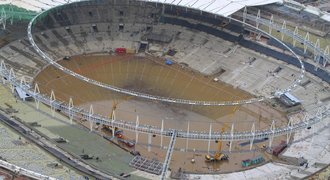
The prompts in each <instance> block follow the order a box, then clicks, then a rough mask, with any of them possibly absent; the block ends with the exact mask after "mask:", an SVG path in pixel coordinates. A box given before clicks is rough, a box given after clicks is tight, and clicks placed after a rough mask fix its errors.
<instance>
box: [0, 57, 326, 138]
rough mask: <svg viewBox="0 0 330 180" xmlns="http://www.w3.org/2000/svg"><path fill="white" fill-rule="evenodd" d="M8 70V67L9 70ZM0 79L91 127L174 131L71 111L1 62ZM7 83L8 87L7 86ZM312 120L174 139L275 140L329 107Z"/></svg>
mask: <svg viewBox="0 0 330 180" xmlns="http://www.w3.org/2000/svg"><path fill="white" fill-rule="evenodd" d="M8 67H9V66H8ZM0 76H2V78H3V80H4V81H3V83H4V84H8V85H10V87H19V88H21V89H22V91H24V92H26V93H27V94H30V95H32V97H34V99H35V101H37V102H41V103H44V104H46V105H48V106H50V107H51V108H54V109H56V110H59V111H61V112H62V113H64V114H66V115H67V116H68V117H69V116H70V117H71V116H72V117H73V118H77V119H78V118H83V119H86V120H88V121H90V122H91V123H100V124H104V125H108V126H111V127H118V128H121V129H125V130H129V131H134V132H139V133H146V134H156V135H162V136H167V137H171V135H172V133H173V129H164V128H159V127H157V126H151V125H146V124H136V123H133V122H127V121H123V120H111V119H109V118H107V117H104V116H102V115H99V114H90V112H89V111H86V110H84V109H82V108H77V107H73V106H71V105H70V104H67V103H66V102H62V101H59V100H53V99H51V98H50V97H49V96H47V95H44V94H41V93H38V92H36V91H34V88H32V87H30V85H28V84H27V83H24V81H22V80H23V79H25V77H24V76H22V77H21V79H19V78H18V77H16V75H15V72H14V71H13V69H12V68H10V69H9V68H7V65H6V64H4V61H2V62H1V66H0ZM7 82H8V83H7ZM313 115H315V116H313V117H309V116H307V117H308V118H306V119H305V120H303V121H300V122H297V123H293V122H292V124H290V126H286V127H279V128H270V129H267V130H255V132H246V131H244V132H225V133H221V132H212V133H211V134H209V133H206V132H197V131H194V132H189V131H183V130H177V138H182V139H194V140H205V141H206V140H207V141H208V140H222V141H241V140H252V139H254V140H255V139H264V138H274V137H277V136H282V135H286V134H292V133H293V132H296V131H299V130H301V129H304V128H307V127H310V126H312V125H314V124H316V123H318V122H320V121H322V119H324V118H326V117H328V116H330V105H328V107H322V109H321V108H320V109H318V111H317V113H315V114H313Z"/></svg>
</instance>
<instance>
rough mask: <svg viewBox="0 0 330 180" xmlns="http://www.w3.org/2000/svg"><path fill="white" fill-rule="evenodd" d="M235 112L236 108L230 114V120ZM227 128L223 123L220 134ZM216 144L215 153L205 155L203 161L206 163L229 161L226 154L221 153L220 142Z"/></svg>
mask: <svg viewBox="0 0 330 180" xmlns="http://www.w3.org/2000/svg"><path fill="white" fill-rule="evenodd" d="M236 110H237V106H236V107H235V108H234V110H233V112H232V113H231V119H232V118H233V115H234V114H235V112H236ZM227 128H228V126H227V125H226V124H225V123H224V124H223V127H222V129H221V134H223V133H224V132H225V131H226V129H227ZM216 142H217V143H218V149H217V152H216V153H215V154H214V156H213V155H211V154H207V155H205V161H206V162H214V161H226V160H229V157H228V155H227V154H224V153H222V141H221V140H217V141H216Z"/></svg>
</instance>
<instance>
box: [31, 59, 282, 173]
mask: <svg viewBox="0 0 330 180" xmlns="http://www.w3.org/2000/svg"><path fill="white" fill-rule="evenodd" d="M59 63H60V64H61V65H63V66H65V67H67V68H69V69H71V70H73V71H75V72H77V73H79V74H82V75H84V76H86V77H89V78H91V79H94V80H97V81H100V82H103V83H107V84H111V85H114V86H117V87H121V88H125V89H130V90H134V91H138V92H144V93H148V94H153V95H158V96H164V97H172V98H181V99H191V100H205V101H232V100H243V99H249V98H251V97H253V96H252V95H251V94H249V93H247V92H245V91H242V90H240V89H238V88H234V87H232V86H231V85H228V84H225V83H222V82H214V81H213V78H214V77H212V76H205V75H203V74H200V73H198V72H196V71H194V70H192V69H190V68H189V67H187V65H181V64H174V65H166V64H165V59H163V58H157V57H152V56H136V55H122V56H115V55H86V56H75V57H71V59H70V60H61V61H60V62H59ZM35 82H37V83H38V84H39V87H40V90H41V91H42V92H43V93H48V94H50V91H51V90H54V92H55V94H56V99H59V100H62V101H68V100H69V98H70V97H72V98H73V100H74V104H75V106H80V107H84V108H85V109H86V110H88V109H89V106H90V105H91V104H92V105H93V107H94V112H95V113H100V114H103V115H105V116H110V114H111V113H112V110H113V109H115V115H116V119H120V120H125V121H132V122H135V121H136V118H137V116H138V117H139V122H140V124H149V125H154V126H158V127H160V126H161V122H162V120H163V122H164V128H175V129H182V130H187V128H188V124H189V131H191V132H192V131H205V132H208V131H209V130H210V127H211V130H212V132H220V131H221V129H222V128H223V127H225V128H224V129H225V131H230V128H231V124H232V123H234V124H235V126H234V127H235V131H250V130H251V127H252V124H253V123H254V124H255V127H256V129H269V126H270V124H271V122H272V120H273V119H276V120H277V121H276V126H277V127H278V126H283V125H285V124H286V123H287V119H286V115H285V114H283V113H281V112H278V111H276V110H274V109H273V108H271V107H270V106H268V105H267V104H265V103H257V104H250V105H243V106H237V107H235V106H226V107H222V106H216V107H214V106H203V107H201V106H193V105H177V104H170V103H163V102H156V101H150V100H145V99H140V98H136V97H131V96H127V95H123V94H118V93H114V92H111V91H110V90H106V89H103V88H100V87H96V86H94V85H90V84H88V83H86V82H83V81H80V80H78V79H76V78H74V77H72V76H68V75H67V74H65V73H63V72H61V71H60V70H58V69H56V68H54V67H52V66H49V67H47V68H46V69H45V70H43V71H42V72H40V74H39V75H38V76H37V77H36V78H35ZM96 128H97V127H96ZM99 129H100V128H99ZM124 133H125V136H127V137H128V138H130V139H132V140H135V138H136V134H135V133H134V132H126V131H125V132H124ZM148 141H149V142H150V141H151V145H148ZM279 141H280V138H278V139H276V141H274V143H275V144H276V143H278V142H279ZM161 142H162V144H161ZM168 143H169V139H168V138H164V139H163V141H161V138H160V137H158V136H152V138H151V139H150V137H149V138H148V135H145V134H139V136H138V144H137V145H136V146H135V150H138V151H140V152H141V154H142V155H143V156H147V157H149V158H157V159H159V160H161V161H163V159H164V157H165V155H166V149H163V148H160V146H161V145H162V146H163V147H166V146H168ZM240 143H242V142H235V143H234V144H233V151H234V152H236V153H232V154H230V160H229V161H228V162H221V163H211V164H210V163H205V162H204V156H205V155H206V154H207V153H208V151H210V152H212V151H216V150H217V146H218V143H216V142H210V148H208V147H209V146H208V141H186V140H182V139H178V140H177V143H176V146H175V148H176V150H177V151H176V152H175V153H174V155H173V158H172V161H171V168H172V169H173V170H177V169H179V168H181V169H182V170H184V171H192V172H229V171H236V170H240V169H242V167H241V161H242V160H243V159H247V158H253V157H255V156H257V155H264V158H265V159H266V160H269V159H270V158H271V157H268V156H267V155H265V153H264V152H263V151H261V150H258V151H256V152H245V150H248V149H249V145H248V146H243V145H240ZM263 144H268V141H265V142H261V143H260V144H259V145H260V146H261V145H263ZM259 145H258V144H257V145H256V146H255V148H256V149H260V147H259ZM126 148H128V147H126ZM228 148H229V147H228V144H227V142H224V143H223V150H224V151H227V150H228ZM128 149H129V148H128ZM191 159H195V160H196V162H195V163H191Z"/></svg>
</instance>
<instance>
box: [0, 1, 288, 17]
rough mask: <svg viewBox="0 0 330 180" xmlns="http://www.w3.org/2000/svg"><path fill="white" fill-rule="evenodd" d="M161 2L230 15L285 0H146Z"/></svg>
mask: <svg viewBox="0 0 330 180" xmlns="http://www.w3.org/2000/svg"><path fill="white" fill-rule="evenodd" d="M65 1H66V0H0V4H4V3H12V4H14V5H17V6H19V7H22V8H26V9H29V10H34V11H41V10H42V9H48V8H50V7H52V6H56V5H60V4H64V3H65ZM73 1H78V0H71V2H73ZM146 1H152V2H159V3H167V4H173V5H180V6H187V7H190V8H194V9H199V10H202V11H208V12H211V13H215V14H218V15H221V16H230V15H231V14H233V13H235V12H236V11H238V10H240V9H242V8H244V7H245V6H260V5H266V4H271V3H276V2H278V3H283V0H146Z"/></svg>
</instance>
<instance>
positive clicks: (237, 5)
mask: <svg viewBox="0 0 330 180" xmlns="http://www.w3.org/2000/svg"><path fill="white" fill-rule="evenodd" d="M149 1H154V2H162V3H168V4H174V5H180V6H187V7H190V8H194V9H199V10H202V11H207V12H211V13H214V14H219V15H221V16H230V15H231V14H233V13H235V12H236V11H238V10H240V9H242V8H244V7H245V6H261V5H266V4H272V3H283V0H149Z"/></svg>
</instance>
